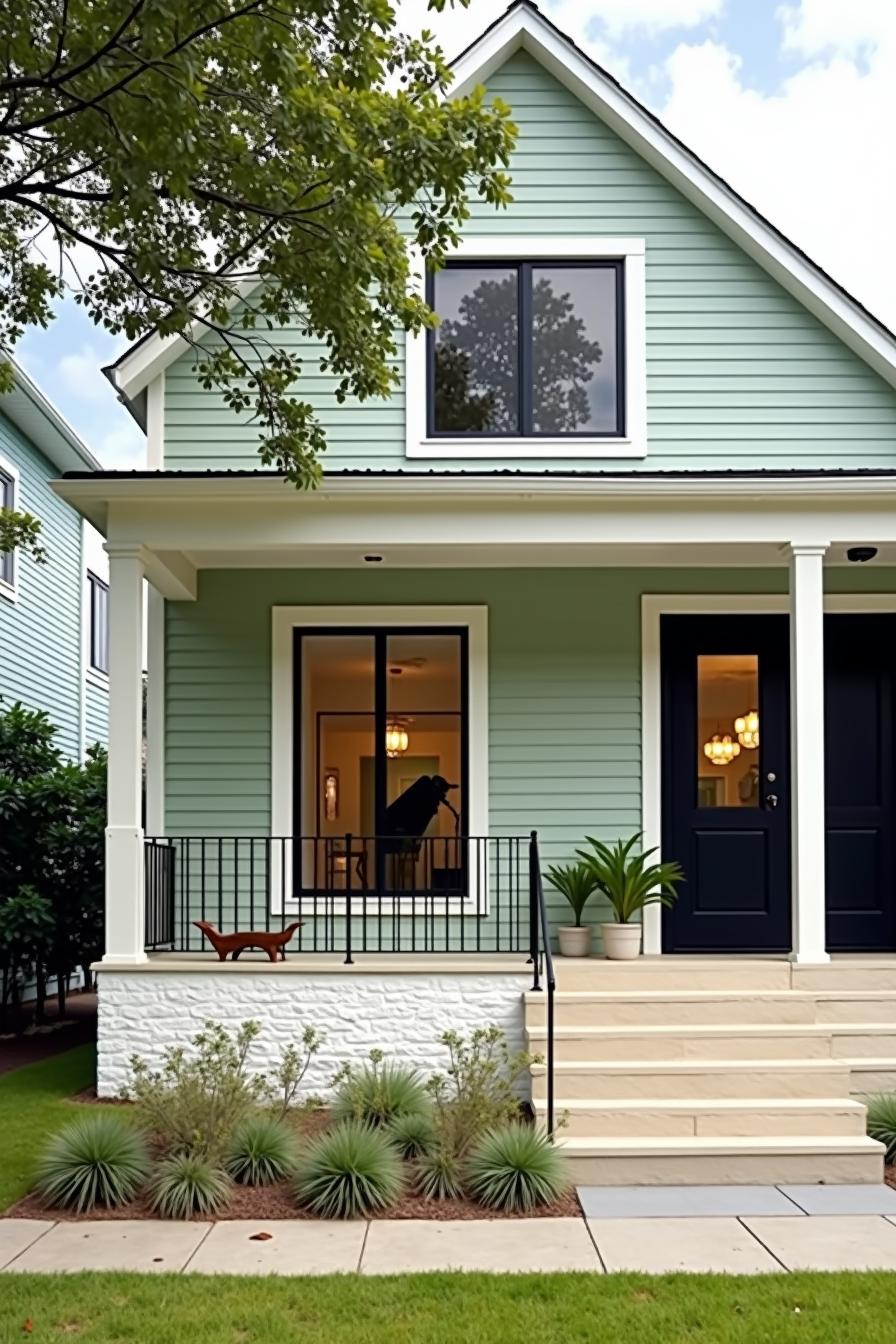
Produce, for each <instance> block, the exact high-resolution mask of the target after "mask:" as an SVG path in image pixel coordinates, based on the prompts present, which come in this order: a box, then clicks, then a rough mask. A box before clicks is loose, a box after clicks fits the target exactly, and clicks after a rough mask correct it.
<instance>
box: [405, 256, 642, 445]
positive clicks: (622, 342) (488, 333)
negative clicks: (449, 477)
mask: <svg viewBox="0 0 896 1344" xmlns="http://www.w3.org/2000/svg"><path fill="white" fill-rule="evenodd" d="M416 283H417V284H418V286H419V292H420V293H421V294H422V293H425V294H426V298H427V301H428V303H429V304H430V306H431V307H432V308H433V309H434V311H435V312H436V313H437V314H438V315H439V318H440V319H441V321H440V323H439V325H438V327H436V328H435V329H433V330H431V331H428V332H423V333H419V334H417V333H411V334H409V335H408V337H407V344H406V349H405V388H406V397H407V400H406V412H405V416H406V422H405V429H406V449H405V451H406V453H407V456H408V457H409V458H415V457H416V458H429V459H430V460H432V459H436V460H438V461H439V463H440V465H442V466H450V464H451V463H452V462H454V461H462V460H464V459H467V460H476V461H479V462H499V461H501V460H504V461H506V462H519V463H522V462H525V461H526V460H529V461H532V460H533V459H534V460H535V461H539V460H540V461H541V462H542V463H543V467H544V469H545V470H551V469H552V468H553V466H554V465H555V464H558V465H562V464H563V463H564V462H567V461H570V460H571V459H575V458H579V459H583V458H584V459H588V458H590V459H604V460H606V459H610V460H612V459H628V458H642V457H645V456H646V453H647V396H646V383H647V376H646V375H647V346H646V316H645V243H644V239H643V238H607V237H597V236H591V235H585V234H579V235H573V236H559V237H556V236H550V235H543V236H537V235H534V234H517V235H514V236H512V237H508V236H506V235H504V236H502V235H500V234H495V235H488V236H472V237H462V238H461V240H460V243H459V245H458V247H457V248H456V250H455V251H454V252H453V253H452V254H451V259H450V260H449V261H448V262H447V264H446V265H445V266H444V267H442V269H440V270H438V271H434V272H432V273H430V274H429V275H427V276H424V271H423V264H422V261H421V260H420V259H419V258H418V261H417V269H416Z"/></svg>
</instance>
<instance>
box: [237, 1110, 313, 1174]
mask: <svg viewBox="0 0 896 1344" xmlns="http://www.w3.org/2000/svg"><path fill="white" fill-rule="evenodd" d="M295 1161H296V1140H295V1133H294V1131H293V1129H292V1127H291V1126H290V1125H289V1124H287V1122H286V1121H285V1120H281V1119H279V1118H278V1117H277V1116H273V1115H264V1114H263V1113H262V1114H256V1115H250V1116H248V1117H247V1118H246V1119H245V1120H244V1121H243V1122H242V1124H241V1125H240V1126H239V1128H238V1129H237V1131H236V1134H235V1135H234V1136H233V1142H232V1143H231V1145H230V1148H229V1150H228V1152H227V1156H226V1158H225V1160H224V1169H225V1170H226V1172H227V1174H228V1176H231V1177H233V1179H234V1180H235V1181H238V1182H239V1184H240V1185H272V1184H273V1183H274V1181H279V1180H280V1179H281V1178H282V1177H284V1176H288V1175H289V1173H290V1172H291V1171H292V1169H293V1167H294V1166H295Z"/></svg>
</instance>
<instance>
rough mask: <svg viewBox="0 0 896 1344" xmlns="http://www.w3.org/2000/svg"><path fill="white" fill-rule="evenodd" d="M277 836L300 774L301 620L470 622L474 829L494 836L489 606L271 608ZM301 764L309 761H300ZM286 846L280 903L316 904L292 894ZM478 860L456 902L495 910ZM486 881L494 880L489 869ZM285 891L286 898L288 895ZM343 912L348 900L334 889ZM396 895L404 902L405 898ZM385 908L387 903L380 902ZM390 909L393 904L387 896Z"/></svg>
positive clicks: (282, 908)
mask: <svg viewBox="0 0 896 1344" xmlns="http://www.w3.org/2000/svg"><path fill="white" fill-rule="evenodd" d="M271 625H272V634H271V835H272V836H289V835H292V831H293V823H292V809H293V780H294V778H295V769H294V762H293V750H292V744H293V665H292V662H293V630H294V629H295V628H296V627H297V626H305V625H309V626H318V627H319V626H324V627H327V626H329V627H332V628H333V630H340V629H343V628H346V627H348V628H350V627H352V626H395V625H399V626H415V625H420V626H429V627H433V626H446V627H450V628H454V629H456V628H457V627H458V626H465V627H466V629H467V661H468V667H467V678H468V682H467V686H468V696H467V699H468V704H467V724H466V731H467V734H468V740H469V743H470V751H469V779H468V781H467V790H468V797H467V799H466V811H467V817H468V818H469V822H468V833H469V834H470V835H473V836H487V835H488V834H489V825H488V820H489V819H488V608H487V607H484V606H464V607H456V606H428V607H419V606H407V607H406V606H320V607H316V606H305V607H274V608H272V612H271ZM300 768H301V766H300ZM280 864H281V854H280V852H279V847H278V846H276V845H275V846H274V847H273V853H272V855H271V892H272V909H273V910H274V911H275V913H277V914H281V913H283V912H292V911H302V910H303V909H306V910H311V909H313V908H314V901H313V899H312V898H311V897H310V896H309V897H308V899H306V900H303V899H302V898H301V897H296V896H293V893H292V865H291V864H289V865H287V870H286V871H285V872H283V871H281V867H280ZM476 871H477V866H476V865H475V864H473V865H471V875H470V883H469V888H468V891H467V893H466V895H464V896H459V897H457V898H456V900H454V899H452V898H449V902H448V909H449V911H451V912H454V913H457V914H463V913H465V912H469V913H470V914H476V915H484V914H487V913H488V909H489V905H488V889H487V887H486V890H485V891H484V892H483V891H481V890H477V889H476V886H475V881H476ZM482 880H483V881H485V882H486V883H487V882H488V874H487V872H486V873H485V874H483V875H482ZM281 893H282V896H283V899H282V900H281V899H280V895H281ZM334 897H335V898H336V899H335V902H334V903H335V907H336V909H337V912H338V910H339V908H340V906H344V904H345V903H344V901H343V902H340V901H339V900H338V893H334ZM396 900H397V901H398V903H399V904H400V900H401V898H400V897H397V898H396ZM378 908H379V907H378ZM382 908H383V910H384V911H385V910H386V909H388V908H391V906H390V904H389V902H388V901H387V900H386V899H383V901H382Z"/></svg>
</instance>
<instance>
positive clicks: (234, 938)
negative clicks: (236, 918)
mask: <svg viewBox="0 0 896 1344" xmlns="http://www.w3.org/2000/svg"><path fill="white" fill-rule="evenodd" d="M193 923H194V924H195V926H196V928H197V929H201V930H202V932H203V934H204V935H205V937H206V938H207V939H208V940H209V942H210V943H211V945H212V947H213V948H214V949H215V951H216V952H217V954H218V960H219V961H226V960H227V953H228V952H232V953H233V957H232V960H233V961H236V960H237V958H238V957H239V955H240V953H241V952H245V951H246V949H247V948H250V947H255V948H258V950H259V951H260V952H267V954H268V960H269V961H276V960H277V956H278V954H279V957H280V960H281V961H285V960H286V944H287V943H288V942H289V940H290V938H291V937H292V936H293V934H294V933H295V931H296V929H300V928H301V927H302V920H301V919H297V920H296V922H295V924H287V926H286V928H285V929H283V930H282V932H280V933H262V932H256V931H255V930H254V929H249V930H247V931H246V932H245V933H219V931H218V930H217V929H216V928H215V926H214V924H210V923H209V921H208V920H207V919H194V920H193Z"/></svg>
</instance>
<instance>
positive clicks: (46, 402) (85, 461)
mask: <svg viewBox="0 0 896 1344" xmlns="http://www.w3.org/2000/svg"><path fill="white" fill-rule="evenodd" d="M0 358H5V359H6V361H7V362H8V363H9V364H10V365H11V367H12V377H13V386H12V391H10V392H8V393H7V394H6V396H4V397H0V411H2V412H3V414H4V415H6V416H8V418H9V419H10V420H11V421H12V423H13V424H14V425H15V427H16V429H18V430H19V431H20V432H21V433H22V434H24V436H25V438H26V439H30V441H31V442H32V443H33V444H34V446H35V448H37V449H39V450H40V452H42V453H43V455H44V457H46V458H48V459H49V461H50V462H52V464H53V466H54V467H56V468H57V470H59V471H83V469H84V468H85V467H86V468H87V470H88V471H91V472H94V471H101V470H102V464H101V463H100V462H99V461H98V460H97V459H96V458H95V457H94V455H93V453H92V452H91V451H90V449H89V448H88V447H87V444H86V443H84V441H83V439H81V438H79V437H78V435H77V434H76V433H75V431H74V430H73V429H72V427H71V425H70V424H69V423H68V421H67V420H66V419H64V418H63V416H62V415H60V413H59V411H57V409H56V407H55V406H54V405H53V403H52V402H51V401H50V399H49V397H47V396H46V395H45V394H44V393H43V392H42V391H41V390H40V388H39V387H38V386H37V383H35V382H34V380H33V379H32V378H29V376H28V374H27V373H26V372H25V370H24V369H23V368H22V366H21V364H19V363H17V361H16V360H14V359H11V358H10V356H9V355H6V356H3V355H2V352H0Z"/></svg>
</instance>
